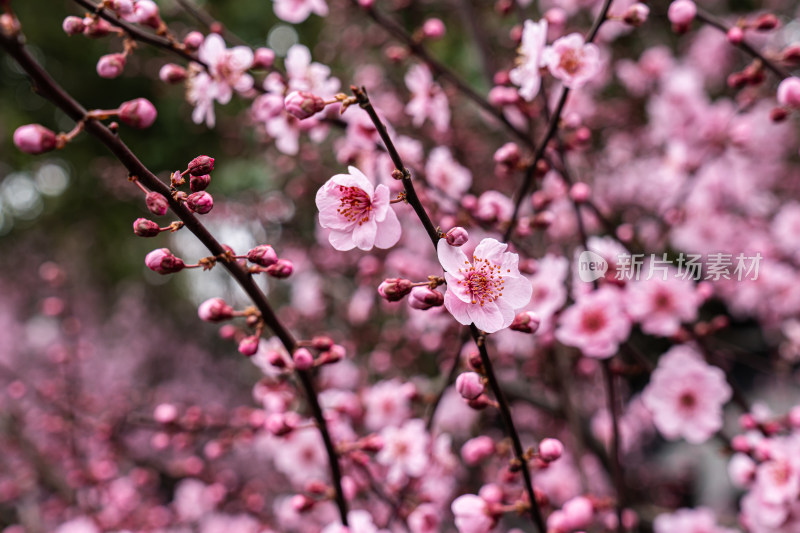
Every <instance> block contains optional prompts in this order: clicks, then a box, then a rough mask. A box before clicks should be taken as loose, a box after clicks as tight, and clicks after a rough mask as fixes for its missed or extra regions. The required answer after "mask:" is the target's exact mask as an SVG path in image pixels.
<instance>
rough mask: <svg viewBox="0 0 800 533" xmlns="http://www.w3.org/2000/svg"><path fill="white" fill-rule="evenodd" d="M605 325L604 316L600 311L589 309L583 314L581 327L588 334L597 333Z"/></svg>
mask: <svg viewBox="0 0 800 533" xmlns="http://www.w3.org/2000/svg"><path fill="white" fill-rule="evenodd" d="M605 325H606V316H605V315H604V314H603V311H602V310H601V309H591V310H589V311H586V312H585V313H583V317H582V319H581V327H582V328H583V329H584V330H585V331H587V332H589V333H597V332H598V331H600V330H601V329H603V328H604V327H605Z"/></svg>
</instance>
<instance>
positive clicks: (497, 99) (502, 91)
mask: <svg viewBox="0 0 800 533" xmlns="http://www.w3.org/2000/svg"><path fill="white" fill-rule="evenodd" d="M488 100H489V103H490V104H492V105H493V106H496V107H502V106H504V105H511V104H516V103H517V102H519V92H518V91H517V89H515V88H514V87H505V86H502V85H498V86H496V87H492V89H491V90H490V91H489V96H488Z"/></svg>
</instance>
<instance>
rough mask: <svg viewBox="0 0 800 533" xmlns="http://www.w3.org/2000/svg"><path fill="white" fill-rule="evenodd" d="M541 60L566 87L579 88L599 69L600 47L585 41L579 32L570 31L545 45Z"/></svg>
mask: <svg viewBox="0 0 800 533" xmlns="http://www.w3.org/2000/svg"><path fill="white" fill-rule="evenodd" d="M543 61H544V63H545V64H546V65H547V68H548V69H550V73H551V74H552V75H553V76H555V77H556V78H558V79H559V80H561V81H562V83H564V85H565V86H566V87H569V88H570V89H579V88H581V87H583V85H585V84H586V82H588V81H589V80H590V79H592V77H594V75H595V74H597V72H598V70H600V49H599V48H598V47H597V45H594V44H592V43H585V42H584V40H583V36H582V35H581V34H579V33H571V34H569V35H567V36H566V37H561V38H560V39H558V40H556V41H555V42H554V43H553V44H552V45H551V46H549V47H547V49H546V50H545V51H544V55H543Z"/></svg>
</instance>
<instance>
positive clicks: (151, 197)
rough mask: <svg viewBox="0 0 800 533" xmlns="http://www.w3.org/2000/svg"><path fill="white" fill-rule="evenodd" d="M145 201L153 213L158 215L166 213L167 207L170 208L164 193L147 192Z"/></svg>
mask: <svg viewBox="0 0 800 533" xmlns="http://www.w3.org/2000/svg"><path fill="white" fill-rule="evenodd" d="M144 203H145V205H147V209H148V210H149V211H150V212H151V213H153V214H154V215H158V216H163V215H166V214H167V209H169V202H168V201H167V198H166V197H165V196H164V195H163V194H161V193H157V192H155V191H151V192H149V193H147V195H146V196H145V197H144Z"/></svg>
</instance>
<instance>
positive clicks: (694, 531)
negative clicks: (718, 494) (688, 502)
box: [653, 507, 736, 533]
mask: <svg viewBox="0 0 800 533" xmlns="http://www.w3.org/2000/svg"><path fill="white" fill-rule="evenodd" d="M653 530H654V531H655V533H676V532H678V531H680V532H681V533H736V530H735V529H730V528H727V527H721V526H719V525H717V518H716V516H714V511H712V510H711V509H708V508H706V507H698V508H697V509H678V510H677V511H675V512H674V513H664V514H660V515H658V516H657V517H656V519H655V521H654V522H653Z"/></svg>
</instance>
